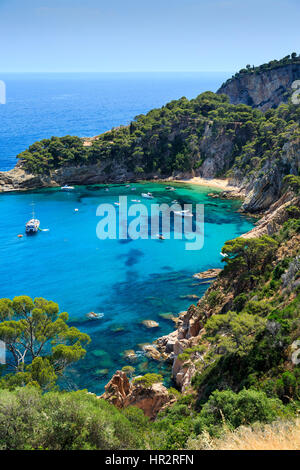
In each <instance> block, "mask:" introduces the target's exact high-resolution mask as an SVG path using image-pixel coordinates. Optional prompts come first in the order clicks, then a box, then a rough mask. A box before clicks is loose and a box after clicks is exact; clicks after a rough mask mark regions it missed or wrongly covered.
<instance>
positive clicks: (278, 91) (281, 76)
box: [217, 63, 300, 111]
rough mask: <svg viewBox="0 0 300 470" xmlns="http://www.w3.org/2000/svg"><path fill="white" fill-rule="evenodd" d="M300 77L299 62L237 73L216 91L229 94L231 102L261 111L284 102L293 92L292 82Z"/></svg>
mask: <svg viewBox="0 0 300 470" xmlns="http://www.w3.org/2000/svg"><path fill="white" fill-rule="evenodd" d="M299 79H300V63H298V64H296V63H295V64H289V65H286V66H278V67H277V68H272V69H271V70H258V71H254V72H251V71H249V72H245V73H241V74H238V76H237V77H234V78H232V79H230V80H228V81H227V82H226V83H224V84H223V85H222V86H221V88H220V89H219V90H218V91H217V93H219V94H222V93H224V94H226V95H227V96H229V99H230V102H231V103H232V104H238V103H243V104H246V105H248V106H252V107H254V108H258V109H260V110H261V111H266V110H267V109H270V108H275V107H277V106H278V105H279V104H280V103H286V102H287V101H288V99H289V97H290V96H291V94H292V93H293V89H292V83H293V82H294V81H295V80H299Z"/></svg>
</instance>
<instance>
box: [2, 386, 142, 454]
mask: <svg viewBox="0 0 300 470" xmlns="http://www.w3.org/2000/svg"><path fill="white" fill-rule="evenodd" d="M146 427H147V420H146V418H144V416H143V413H142V412H140V410H138V411H136V410H134V411H132V410H127V411H126V413H124V414H123V413H121V412H120V411H119V410H118V409H117V408H115V407H114V406H113V405H110V404H109V403H107V402H106V401H104V400H99V399H98V398H96V396H94V395H92V394H89V393H87V392H85V391H81V392H69V393H64V392H49V393H45V394H44V395H42V394H41V393H40V392H39V391H38V390H37V389H35V388H28V387H24V388H22V389H17V390H15V391H13V392H10V391H8V390H0V449H1V450H17V449H48V450H75V449H99V450H101V449H114V450H117V449H138V448H144V445H145V444H144V436H143V433H142V432H141V430H145V428H146Z"/></svg>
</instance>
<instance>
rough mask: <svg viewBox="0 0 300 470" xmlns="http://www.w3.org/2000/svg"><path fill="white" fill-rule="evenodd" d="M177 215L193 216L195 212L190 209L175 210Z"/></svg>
mask: <svg viewBox="0 0 300 470" xmlns="http://www.w3.org/2000/svg"><path fill="white" fill-rule="evenodd" d="M174 214H175V215H181V216H182V217H193V214H192V213H191V212H190V211H189V210H184V211H175V212H174Z"/></svg>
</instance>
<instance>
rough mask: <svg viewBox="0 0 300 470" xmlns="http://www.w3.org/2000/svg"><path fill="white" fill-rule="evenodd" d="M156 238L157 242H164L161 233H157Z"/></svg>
mask: <svg viewBox="0 0 300 470" xmlns="http://www.w3.org/2000/svg"><path fill="white" fill-rule="evenodd" d="M156 236H157V238H158V239H159V240H165V237H164V236H163V235H162V234H161V233H158V234H157V235H156Z"/></svg>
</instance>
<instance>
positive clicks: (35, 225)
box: [25, 207, 40, 233]
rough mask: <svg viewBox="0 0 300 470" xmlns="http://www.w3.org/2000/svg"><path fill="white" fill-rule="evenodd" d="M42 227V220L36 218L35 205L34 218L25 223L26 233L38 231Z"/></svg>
mask: <svg viewBox="0 0 300 470" xmlns="http://www.w3.org/2000/svg"><path fill="white" fill-rule="evenodd" d="M39 227H40V221H39V220H38V219H36V218H35V213H34V207H33V209H32V219H30V220H28V222H27V223H26V225H25V231H26V233H37V231H38V229H39Z"/></svg>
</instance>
